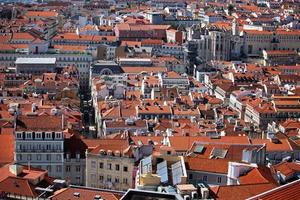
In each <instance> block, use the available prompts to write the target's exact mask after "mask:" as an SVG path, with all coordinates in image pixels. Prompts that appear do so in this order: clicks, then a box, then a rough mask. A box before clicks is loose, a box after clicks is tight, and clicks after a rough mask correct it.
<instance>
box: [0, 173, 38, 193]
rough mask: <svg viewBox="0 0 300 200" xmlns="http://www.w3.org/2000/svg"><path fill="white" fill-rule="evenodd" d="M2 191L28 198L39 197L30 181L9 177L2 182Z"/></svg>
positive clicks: (0, 184) (0, 186) (0, 188)
mask: <svg viewBox="0 0 300 200" xmlns="http://www.w3.org/2000/svg"><path fill="white" fill-rule="evenodd" d="M0 191H2V192H5V193H10V194H14V195H20V196H27V197H37V195H38V194H37V193H36V192H35V189H34V187H33V185H31V184H30V183H29V181H28V180H26V179H23V178H18V177H7V178H6V179H4V180H3V181H1V182H0Z"/></svg>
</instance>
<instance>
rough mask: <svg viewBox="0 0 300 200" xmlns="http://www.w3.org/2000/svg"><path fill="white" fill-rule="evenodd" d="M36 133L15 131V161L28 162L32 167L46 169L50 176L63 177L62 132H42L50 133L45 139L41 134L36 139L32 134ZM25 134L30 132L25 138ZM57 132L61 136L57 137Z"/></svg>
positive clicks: (25, 163) (24, 163)
mask: <svg viewBox="0 0 300 200" xmlns="http://www.w3.org/2000/svg"><path fill="white" fill-rule="evenodd" d="M36 133H39V132H36ZM36 133H34V132H19V131H15V136H16V140H15V161H16V162H17V163H19V164H23V165H29V164H30V165H31V166H34V167H38V168H42V169H46V170H48V173H49V175H50V176H53V177H56V178H63V177H64V175H63V164H64V163H63V162H64V161H63V157H64V142H63V133H62V132H46V133H44V134H47V133H49V134H50V135H51V138H49V139H47V138H46V137H45V136H43V137H42V138H41V139H38V138H37V137H36V136H34V135H36ZM40 133H42V132H40ZM27 134H31V135H32V138H27ZM44 134H43V135H44ZM57 134H60V135H61V137H60V138H57V137H56V135H57ZM54 135H55V136H54Z"/></svg>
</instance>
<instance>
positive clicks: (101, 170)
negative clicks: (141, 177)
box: [86, 139, 153, 191]
mask: <svg viewBox="0 0 300 200" xmlns="http://www.w3.org/2000/svg"><path fill="white" fill-rule="evenodd" d="M152 149H153V147H152V146H151V145H142V146H133V145H129V144H128V141H127V140H124V139H102V140H101V142H99V145H98V146H97V147H95V148H93V149H90V150H87V151H86V186H88V187H96V188H102V189H112V190H119V191H126V190H128V189H129V188H134V187H135V185H134V183H135V177H136V171H137V167H136V166H135V163H136V162H137V161H138V160H139V159H141V158H142V157H144V156H146V155H150V154H151V153H152Z"/></svg>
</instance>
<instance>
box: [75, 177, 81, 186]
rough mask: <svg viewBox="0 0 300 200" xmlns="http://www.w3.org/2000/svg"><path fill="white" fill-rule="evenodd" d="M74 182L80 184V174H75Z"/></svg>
mask: <svg viewBox="0 0 300 200" xmlns="http://www.w3.org/2000/svg"><path fill="white" fill-rule="evenodd" d="M76 184H77V185H80V184H81V181H80V176H76Z"/></svg>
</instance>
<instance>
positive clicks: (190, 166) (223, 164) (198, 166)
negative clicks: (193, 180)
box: [184, 157, 228, 174]
mask: <svg viewBox="0 0 300 200" xmlns="http://www.w3.org/2000/svg"><path fill="white" fill-rule="evenodd" d="M184 160H185V162H186V168H187V170H193V171H203V172H210V173H221V174H227V173H228V161H227V160H223V159H204V158H197V157H185V158H184Z"/></svg>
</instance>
